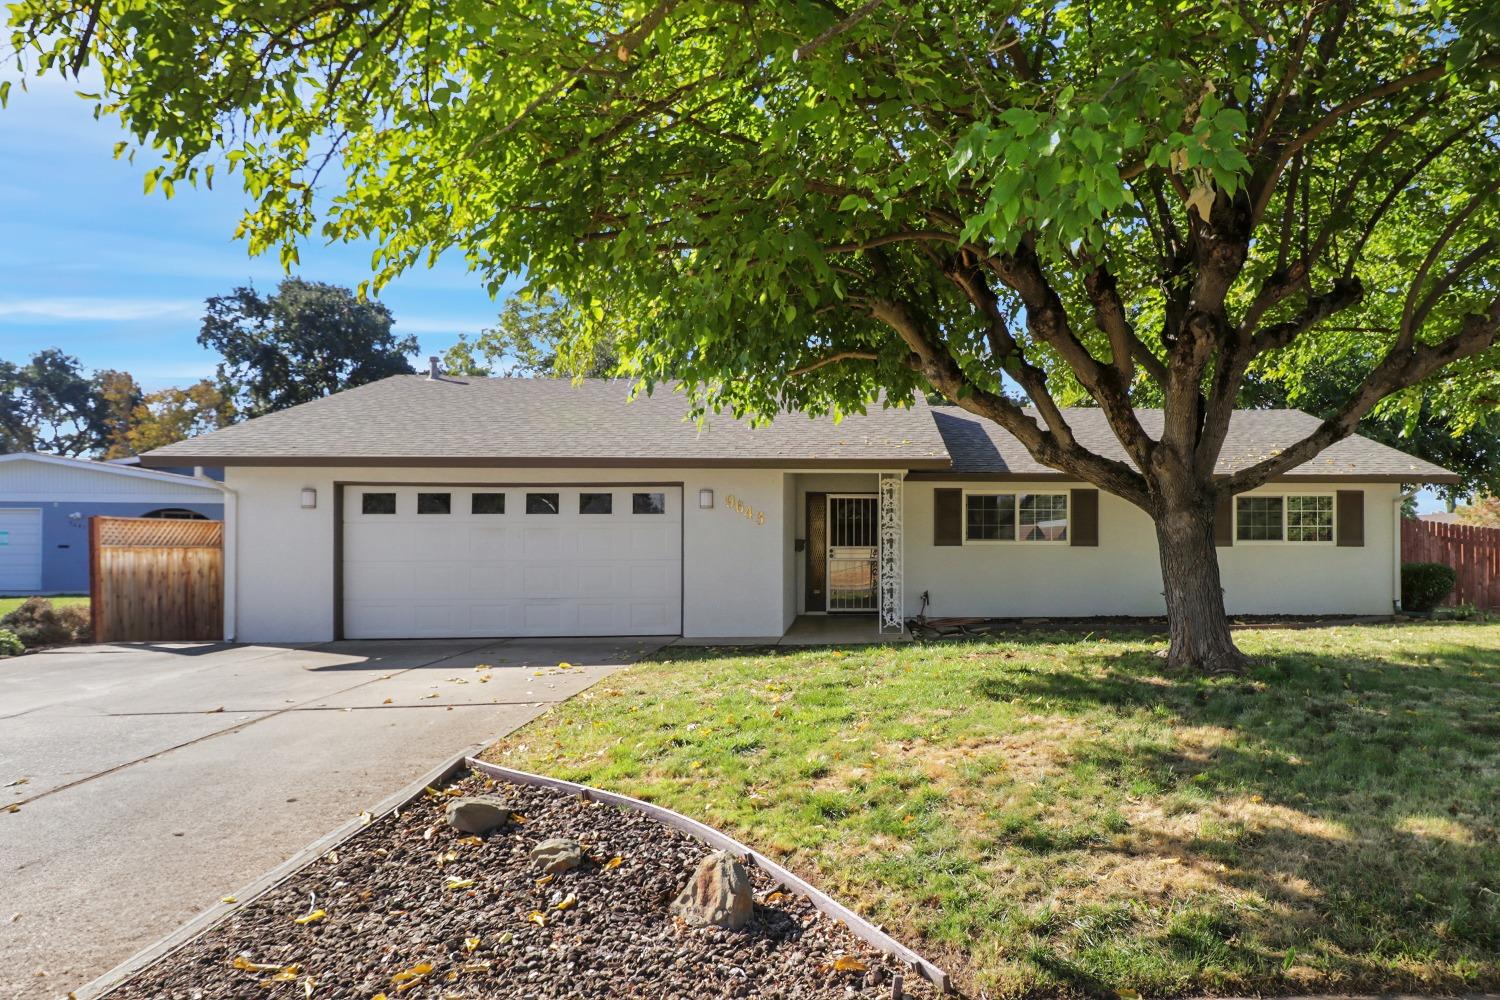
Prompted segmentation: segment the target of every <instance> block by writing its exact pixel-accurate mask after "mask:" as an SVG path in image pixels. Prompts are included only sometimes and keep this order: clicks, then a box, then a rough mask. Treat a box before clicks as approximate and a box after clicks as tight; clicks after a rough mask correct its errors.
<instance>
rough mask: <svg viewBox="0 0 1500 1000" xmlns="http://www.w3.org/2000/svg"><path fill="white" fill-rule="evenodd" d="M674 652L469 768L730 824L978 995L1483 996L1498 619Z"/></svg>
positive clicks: (1489, 942)
mask: <svg viewBox="0 0 1500 1000" xmlns="http://www.w3.org/2000/svg"><path fill="white" fill-rule="evenodd" d="M1239 638H1240V642H1241V645H1242V648H1244V649H1246V650H1247V651H1248V652H1251V653H1253V654H1256V655H1257V657H1258V658H1259V659H1258V661H1257V666H1256V667H1255V668H1254V669H1253V670H1252V672H1251V673H1249V674H1248V675H1247V676H1244V677H1240V678H1220V679H1213V680H1204V679H1198V678H1190V677H1178V676H1171V677H1169V676H1163V673H1162V661H1161V660H1160V659H1158V658H1157V657H1156V656H1155V655H1154V652H1155V651H1156V650H1158V649H1160V648H1161V647H1162V641H1161V639H1159V638H1156V639H1153V638H1150V637H1141V638H1138V639H1104V638H1099V637H1094V636H1082V635H1077V636H1066V635H1040V634H1039V635H1036V636H1032V637H1024V638H1015V639H1010V640H997V641H993V642H984V643H973V644H962V645H934V646H905V647H885V648H850V649H847V650H810V651H791V650H783V651H774V652H767V651H756V652H754V653H753V654H750V653H747V652H746V651H744V650H677V651H672V650H668V651H666V653H669V654H672V655H666V654H664V656H665V658H662V659H659V660H656V661H652V662H647V663H643V664H640V665H638V666H636V667H634V668H633V669H631V670H629V671H627V672H624V673H620V674H617V675H615V676H613V677H611V678H609V679H608V680H606V681H604V682H603V683H601V684H600V685H599V686H597V687H595V688H594V689H593V690H592V691H590V692H587V693H585V694H584V695H582V696H580V697H578V698H575V699H574V700H572V701H570V702H568V703H566V704H564V705H563V706H561V707H560V708H558V709H555V710H553V711H552V712H550V713H549V714H548V715H546V716H544V717H543V718H542V719H540V720H538V721H537V722H535V723H533V724H532V725H530V726H528V727H526V728H524V729H522V730H521V731H520V732H518V733H516V734H514V735H513V736H511V737H509V738H507V739H506V740H504V741H503V742H502V743H500V744H499V745H497V746H496V747H495V748H493V749H492V750H491V751H489V752H488V753H487V756H488V757H490V758H491V759H493V760H495V761H497V762H500V763H503V764H507V765H510V766H513V767H521V768H525V769H528V770H536V771H545V772H548V773H551V774H555V775H559V776H562V777H565V778H570V779H574V780H579V781H585V782H588V783H590V784H594V785H599V786H603V787H606V788H610V789H615V790H619V791H624V792H627V793H629V794H633V795H637V796H640V797H642V798H646V799H650V800H651V801H654V802H659V803H662V804H664V805H667V806H670V807H672V808H674V809H678V810H680V811H682V812H685V813H688V814H691V815H694V816H697V817H700V818H702V819H704V820H706V821H707V822H709V823H712V824H715V825H718V826H721V827H724V828H726V829H728V830H730V831H732V832H734V833H735V834H737V835H739V836H741V837H742V838H744V839H747V840H748V841H750V842H752V843H754V844H756V845H757V846H759V847H761V848H762V849H764V850H766V851H767V852H768V853H770V854H773V855H775V856H778V857H779V858H781V859H783V860H784V861H785V862H786V863H787V864H788V865H789V866H790V867H792V868H793V869H795V870H798V871H801V872H803V873H805V874H809V875H812V876H814V878H815V879H816V881H817V882H819V883H820V884H821V885H822V886H823V887H824V888H826V889H828V890H830V891H832V892H834V893H836V894H838V895H840V896H842V897H843V898H845V899H846V900H847V901H851V902H853V903H855V904H857V906H858V907H859V908H860V909H861V910H862V911H863V912H865V913H866V914H868V915H872V916H873V917H874V918H875V919H877V920H878V921H880V922H883V923H885V924H886V925H888V927H890V928H891V929H892V930H893V931H894V932H896V933H898V934H900V935H903V936H905V937H906V938H908V939H909V940H910V941H911V942H912V943H913V944H914V945H916V946H917V947H918V948H919V949H922V950H925V951H926V952H927V953H928V954H929V957H932V958H933V959H934V960H936V961H938V962H940V963H943V964H946V965H947V966H948V967H949V969H950V971H952V972H954V973H956V974H957V976H958V978H959V981H960V983H961V984H962V985H963V986H964V987H965V988H966V989H967V990H968V991H970V992H971V993H973V994H975V995H977V994H978V993H979V992H980V991H981V990H983V991H985V992H986V993H987V994H988V995H990V996H992V997H993V996H1011V997H1014V996H1023V995H1043V994H1054V995H1055V994H1059V993H1061V994H1095V995H1099V994H1104V995H1113V994H1114V993H1115V991H1117V990H1125V991H1127V992H1126V993H1125V996H1126V997H1129V996H1130V993H1129V992H1128V991H1129V990H1136V991H1139V992H1140V993H1141V994H1143V995H1147V996H1160V995H1163V994H1183V993H1195V992H1206V993H1221V994H1227V993H1250V992H1268V993H1286V992H1322V991H1335V990H1351V991H1353V990H1359V991H1365V990H1368V991H1376V990H1393V991H1394V990H1406V991H1419V990H1443V991H1450V990H1451V991H1459V990H1480V989H1495V988H1497V987H1500V957H1497V956H1500V626H1497V625H1463V624H1448V625H1430V624H1415V625H1405V626H1365V627H1353V628H1331V629H1318V630H1307V631H1256V632H1244V633H1240V635H1239Z"/></svg>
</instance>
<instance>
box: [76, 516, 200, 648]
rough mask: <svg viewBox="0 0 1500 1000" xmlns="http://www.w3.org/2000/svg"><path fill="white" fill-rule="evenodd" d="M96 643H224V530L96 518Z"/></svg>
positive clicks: (92, 542)
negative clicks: (175, 641)
mask: <svg viewBox="0 0 1500 1000" xmlns="http://www.w3.org/2000/svg"><path fill="white" fill-rule="evenodd" d="M89 583H90V597H91V599H92V604H93V619H94V641H95V642H157V641H174V640H177V641H185V640H199V641H201V640H216V639H222V638H224V523H223V522H222V521H175V520H157V519H155V518H145V517H94V518H91V519H90V523H89Z"/></svg>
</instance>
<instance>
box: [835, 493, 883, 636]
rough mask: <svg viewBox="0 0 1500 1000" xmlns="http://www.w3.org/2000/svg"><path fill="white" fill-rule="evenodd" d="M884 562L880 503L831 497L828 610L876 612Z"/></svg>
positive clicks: (866, 498) (870, 498) (868, 498)
mask: <svg viewBox="0 0 1500 1000" xmlns="http://www.w3.org/2000/svg"><path fill="white" fill-rule="evenodd" d="M879 561H880V499H879V497H876V496H869V495H865V494H857V495H856V494H846V495H838V494H831V495H830V496H829V497H828V610H829V611H830V612H835V611H874V610H875V606H876V599H875V591H876V581H877V579H878V564H879Z"/></svg>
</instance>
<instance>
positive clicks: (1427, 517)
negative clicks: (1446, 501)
mask: <svg viewBox="0 0 1500 1000" xmlns="http://www.w3.org/2000/svg"><path fill="white" fill-rule="evenodd" d="M1417 520H1418V521H1426V522H1427V523H1428V524H1463V523H1464V522H1463V519H1462V518H1461V517H1459V516H1458V515H1457V514H1456V513H1454V512H1453V511H1451V510H1440V511H1437V512H1435V513H1432V514H1418V515H1417Z"/></svg>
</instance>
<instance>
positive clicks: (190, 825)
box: [0, 639, 665, 997]
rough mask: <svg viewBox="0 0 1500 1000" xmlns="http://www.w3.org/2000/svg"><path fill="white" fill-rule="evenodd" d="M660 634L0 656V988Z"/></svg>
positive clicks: (80, 956) (310, 831)
mask: <svg viewBox="0 0 1500 1000" xmlns="http://www.w3.org/2000/svg"><path fill="white" fill-rule="evenodd" d="M664 641H665V640H661V641H647V640H640V639H550V640H530V639H514V640H445V641H409V642H340V643H328V644H324V645H319V646H314V647H308V648H289V647H271V646H224V645H196V646H186V645H185V646H93V647H84V648H79V649H72V650H67V651H58V652H51V653H41V654H36V655H31V656H24V657H20V658H17V659H13V660H5V661H0V786H3V787H0V996H6V997H61V996H66V995H67V993H68V991H69V990H72V989H76V988H77V987H78V986H80V985H82V984H83V983H85V982H87V981H89V980H90V979H93V978H94V977H95V976H97V975H99V974H100V973H102V972H104V971H106V970H107V969H109V968H110V967H112V966H113V965H115V964H116V963H118V962H120V961H122V960H123V959H125V958H128V957H129V956H130V955H131V954H133V953H134V952H135V951H136V950H138V949H139V948H141V947H142V946H144V945H146V944H148V943H150V942H151V941H153V940H155V939H156V938H158V937H160V936H161V935H162V934H165V933H166V932H167V931H169V930H171V929H172V928H174V927H176V926H177V925H178V924H180V923H182V922H183V921H184V920H186V919H188V918H189V917H191V916H193V915H194V914H195V913H197V912H198V911H200V910H202V909H204V908H205V907H207V906H209V905H211V904H212V903H214V902H216V901H218V899H219V897H221V896H223V895H225V894H227V893H231V892H234V891H235V890H237V889H239V888H240V887H241V886H243V885H245V884H246V883H248V882H249V881H251V880H252V879H253V878H254V877H255V876H257V875H259V874H260V873H262V872H264V871H265V870H267V869H269V868H271V867H273V866H274V865H276V864H278V863H280V862H281V861H283V860H285V859H286V858H287V857H289V856H291V855H292V854H293V853H295V852H296V851H297V850H298V849H299V848H301V847H303V846H305V845H306V844H307V843H308V842H310V841H312V840H314V839H316V838H317V837H318V836H320V835H321V834H323V833H325V832H327V831H328V830H330V829H332V828H333V827H334V826H337V825H338V824H339V823H341V822H343V821H344V820H346V819H348V818H350V817H351V816H355V815H358V814H359V813H360V812H361V811H363V810H364V809H367V808H369V807H371V806H373V805H374V804H376V803H377V802H379V801H380V800H381V799H382V798H384V797H386V796H387V795H389V794H390V793H391V792H393V791H395V790H397V789H398V788H400V787H401V786H402V785H404V784H406V783H408V782H411V781H414V780H416V779H417V778H418V777H420V776H421V775H422V774H423V773H424V772H426V771H427V770H428V769H430V768H431V767H433V766H435V765H436V764H438V763H440V762H441V760H442V759H443V758H445V757H447V756H450V755H452V754H454V753H456V752H458V751H460V750H462V749H464V748H465V747H468V746H470V745H472V744H476V743H482V742H487V741H489V740H492V739H494V738H496V737H498V736H500V735H503V734H504V733H507V732H510V731H511V730H513V729H515V728H516V727H518V726H520V725H522V724H524V723H526V722H527V721H529V720H531V719H532V718H535V717H536V716H537V715H539V714H541V713H542V712H543V711H545V710H546V708H547V706H548V705H549V704H554V703H556V702H560V701H563V700H564V699H566V698H569V697H571V696H572V695H574V694H577V693H578V692H579V691H581V690H583V689H584V688H586V687H588V686H589V685H590V684H593V683H594V682H595V681H597V680H599V679H600V678H601V677H603V676H605V675H606V674H608V673H609V672H610V671H612V670H614V669H616V668H617V667H619V666H621V665H623V664H626V663H629V662H632V661H633V660H635V659H637V658H638V657H639V656H641V655H642V654H644V653H646V652H649V651H651V650H654V649H655V648H657V647H659V646H660V645H661V644H662V642H664ZM563 662H566V663H570V664H572V666H571V667H570V668H569V669H560V668H559V667H558V664H559V663H563ZM481 664H489V665H490V666H491V669H489V670H488V671H477V670H476V669H475V668H476V667H477V666H480V665H481ZM539 671H540V675H538V672H539ZM486 675H487V676H488V677H489V680H488V681H487V682H481V681H480V678H481V677H482V676H486ZM15 782H21V783H19V784H13V783H15ZM15 805H19V806H20V809H19V810H18V811H16V812H10V811H9V809H10V808H11V807H12V806H15Z"/></svg>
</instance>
